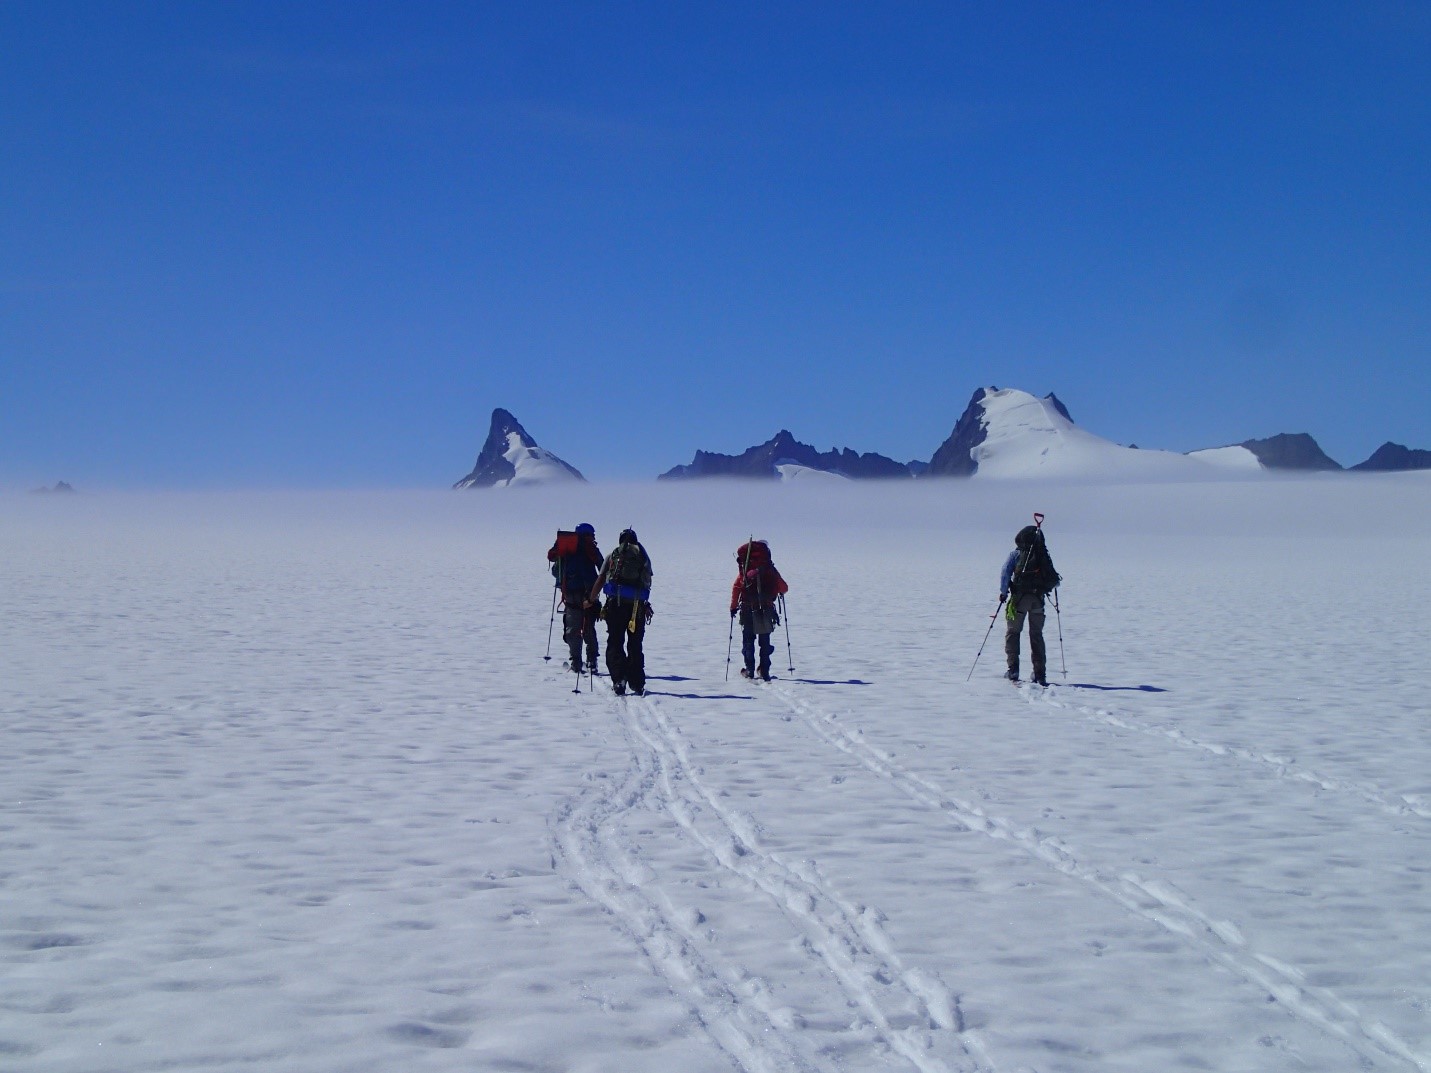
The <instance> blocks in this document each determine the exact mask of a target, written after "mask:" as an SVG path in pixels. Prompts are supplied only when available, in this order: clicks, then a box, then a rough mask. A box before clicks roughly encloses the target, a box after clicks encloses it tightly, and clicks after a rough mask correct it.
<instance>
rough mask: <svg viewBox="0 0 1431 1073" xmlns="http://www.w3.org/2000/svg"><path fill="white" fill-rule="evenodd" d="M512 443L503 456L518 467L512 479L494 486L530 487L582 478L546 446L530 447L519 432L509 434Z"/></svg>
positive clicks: (575, 480)
mask: <svg viewBox="0 0 1431 1073" xmlns="http://www.w3.org/2000/svg"><path fill="white" fill-rule="evenodd" d="M507 443H508V444H509V445H510V446H509V447H508V448H507V450H505V451H503V452H502V456H503V457H504V458H505V459H506V460H507V461H508V462H510V463H512V465H513V467H514V468H515V469H516V471H517V472H516V473H515V474H513V476H512V477H511V479H509V480H505V481H498V482H497V483H496V484H494V485H493V486H492V487H494V488H518V487H530V486H532V485H538V484H566V483H568V482H570V483H579V482H580V481H581V478H580V477H579V476H577V475H576V474H575V473H573V472H572V471H571V468H570V467H569V466H568V465H567V464H566V463H565V462H563V461H562V460H561V459H560V458H558V457H557V456H556V455H554V454H552V453H551V452H550V451H548V450H547V449H546V448H545V447H528V446H527V445H526V444H524V443H522V436H521V433H519V432H510V433H508V434H507Z"/></svg>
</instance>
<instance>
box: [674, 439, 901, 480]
mask: <svg viewBox="0 0 1431 1073" xmlns="http://www.w3.org/2000/svg"><path fill="white" fill-rule="evenodd" d="M782 463H794V464H795V465H799V466H806V467H808V468H810V469H816V470H821V471H823V472H825V473H838V474H840V475H841V476H845V477H853V478H856V479H873V478H891V477H904V478H908V477H909V476H911V473H912V471H911V469H910V467H911V466H912V465H915V464H916V463H910V464H908V465H906V464H905V463H903V462H896V461H895V460H894V459H892V458H886V457H885V456H884V455H880V454H874V453H873V452H871V453H869V454H860V453H858V452H856V451H851V450H850V449H849V448H848V447H846V448H844V449H843V450H839V451H817V450H815V448H813V447H811V446H810V445H809V444H807V443H801V442H800V441H799V440H797V439H796V438H795V437H794V436H792V435H791V434H790V433H789V432H788V431H786V430H785V429H781V430H780V431H779V432H777V433H776V434H775V436H774V437H773V438H771V439H769V440H767V441H766V442H765V443H761V444H757V445H756V446H754V447H752V448H750V449H749V450H747V451H745V452H744V453H742V454H738V455H723V454H717V453H715V452H714V451H697V452H696V456H695V458H694V459H693V460H692V461H691V463H690V465H686V466H675V467H673V468H671V469H668V470H667V471H666V472H665V473H662V474H661V475H660V477H659V478H657V479H658V480H663V481H673V480H689V479H691V478H696V477H749V478H754V479H757V480H774V479H776V478H778V477H779V476H780V471H779V470H777V469H776V468H775V467H776V466H778V465H781V464H782Z"/></svg>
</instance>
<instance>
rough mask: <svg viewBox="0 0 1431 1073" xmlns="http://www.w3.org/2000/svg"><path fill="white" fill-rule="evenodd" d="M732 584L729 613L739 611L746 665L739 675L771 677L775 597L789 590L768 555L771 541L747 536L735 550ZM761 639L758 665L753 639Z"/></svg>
mask: <svg viewBox="0 0 1431 1073" xmlns="http://www.w3.org/2000/svg"><path fill="white" fill-rule="evenodd" d="M735 562H736V576H735V584H734V585H732V586H731V587H730V616H731V618H734V617H735V616H736V615H737V614H739V615H740V654H741V656H742V657H743V658H744V660H745V666H744V667H742V668H741V669H740V674H741V677H743V678H754V677H755V676H756V674H757V673H758V674H759V675H760V677H761V680H762V681H766V682H768V681H770V654H771V653H772V652H774V651H775V645H774V644H772V643H771V640H770V635H771V634H772V633H774V632H775V627H776V626H777V625H778V624H779V622H780V616H779V614H778V613H777V612H776V609H775V605H776V601H777V600H779V598H780V597H781V596H783V595H785V593H787V592H789V591H790V586H789V585H787V584H785V579H784V578H783V577H781V576H780V571H779V570H776V569H775V563H774V562H773V561H772V560H771V557H770V545H769V544H767V543H766V542H765V541H763V540H750V541H747V542H746V543H744V544H742V545H741V546H740V547H739V548H737V549H736V552H735ZM757 639H759V642H760V666H759V667H758V668H757V667H756V663H755V645H756V640H757Z"/></svg>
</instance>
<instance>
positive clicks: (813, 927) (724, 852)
mask: <svg viewBox="0 0 1431 1073" xmlns="http://www.w3.org/2000/svg"><path fill="white" fill-rule="evenodd" d="M614 703H615V704H616V706H617V707H618V708H619V709H620V715H621V719H622V723H623V729H624V731H625V733H626V735H627V738H628V741H629V743H630V745H631V748H632V752H633V757H632V764H631V766H630V767H629V768H628V770H627V772H626V773H625V775H624V776H623V777H622V778H621V779H619V780H615V781H613V782H611V783H609V784H607V785H594V786H593V787H591V788H589V789H588V790H587V792H586V793H585V794H583V795H580V796H579V797H578V798H577V799H575V800H573V801H572V802H570V803H569V804H568V806H567V807H566V808H565V809H564V810H563V811H562V813H561V814H560V815H559V816H558V817H557V824H556V826H557V835H556V842H557V847H558V853H559V856H560V857H561V859H562V860H563V861H564V863H565V870H566V872H567V873H568V875H569V876H570V877H571V879H572V880H573V882H574V883H576V884H577V885H578V886H579V887H580V888H581V889H582V890H583V891H585V892H586V893H587V895H588V896H590V897H591V898H593V899H594V900H595V901H597V902H598V903H599V904H601V905H602V906H604V907H605V908H606V909H607V910H608V911H609V912H611V913H612V914H613V915H614V916H616V917H617V918H618V919H619V920H620V921H621V922H622V924H623V926H624V928H625V929H626V931H627V932H628V933H629V934H630V935H631V936H632V937H633V938H634V939H635V940H636V942H637V943H638V944H639V945H640V947H641V949H642V950H643V952H644V953H645V954H646V956H647V958H648V959H649V960H650V962H651V963H652V965H653V966H654V967H655V969H656V971H657V972H658V973H659V974H660V975H661V976H662V977H663V978H664V979H665V980H666V982H667V984H668V985H669V986H670V987H671V989H672V990H673V991H674V992H675V993H676V994H678V995H681V996H684V997H685V999H686V1001H687V1002H688V1003H689V1005H690V1008H691V1011H692V1014H693V1015H694V1016H695V1017H696V1018H697V1020H699V1022H700V1023H701V1024H702V1025H703V1026H704V1027H705V1029H706V1031H707V1033H708V1034H709V1035H710V1037H711V1038H712V1039H713V1040H714V1041H715V1042H716V1044H717V1045H718V1046H720V1047H721V1049H722V1050H723V1051H724V1052H725V1053H726V1054H727V1055H728V1056H729V1057H730V1058H731V1059H732V1060H733V1061H734V1062H735V1063H736V1065H737V1066H738V1067H739V1068H740V1069H742V1070H746V1071H750V1073H764V1071H770V1073H785V1071H802V1073H803V1071H806V1070H810V1071H813V1070H818V1069H821V1068H825V1067H824V1066H823V1065H822V1064H821V1063H820V1062H819V1059H818V1056H816V1055H811V1054H807V1053H803V1052H804V1051H805V1049H806V1048H803V1047H802V1046H801V1045H800V1042H799V1036H798V1027H799V1023H800V1022H799V1018H798V1016H797V1015H795V1014H793V1013H792V1011H789V1010H786V1009H782V1008H779V1007H777V1006H775V1005H774V1004H773V1003H772V1002H771V1000H770V997H769V989H768V988H767V987H766V986H764V984H763V982H762V981H760V980H758V979H757V978H754V977H753V976H752V975H751V974H750V973H749V972H748V971H746V970H745V969H743V968H741V967H739V966H731V965H728V964H725V963H724V961H725V959H724V958H723V957H722V955H721V954H720V952H718V951H716V950H713V949H711V944H710V942H709V940H707V939H706V938H704V937H703V936H702V935H701V934H700V932H699V930H698V928H697V927H696V924H698V923H699V921H698V920H696V921H694V922H693V921H692V920H691V919H690V918H689V917H688V916H686V915H684V914H682V913H680V912H679V911H678V910H676V909H675V908H674V907H673V906H672V904H671V902H670V900H669V898H667V897H665V896H664V894H663V893H662V892H661V889H660V885H659V880H657V879H656V878H655V877H654V873H653V872H652V871H651V869H650V868H649V867H648V866H647V865H646V864H645V863H644V862H642V861H641V859H640V857H639V852H638V850H637V847H635V846H633V845H630V844H622V843H621V842H620V840H619V839H618V838H617V837H616V836H615V835H614V833H613V826H614V822H615V821H616V820H618V819H619V818H620V817H621V816H623V815H624V814H626V813H628V812H631V811H632V810H635V809H639V808H651V809H654V810H657V811H660V812H664V813H665V814H667V815H668V816H669V817H670V818H671V819H672V820H674V821H675V823H676V824H677V825H678V826H679V827H680V829H681V830H682V831H683V832H684V833H685V834H686V835H687V836H688V837H689V838H690V839H691V840H692V841H693V842H694V843H695V844H696V845H698V846H699V847H700V849H701V850H702V851H703V853H704V854H705V855H706V856H707V858H709V859H710V860H711V861H713V862H714V863H715V864H717V865H718V866H719V867H720V868H721V869H722V871H723V872H724V873H728V874H730V875H732V876H736V877H739V878H740V879H741V880H743V881H744V883H745V884H747V885H748V887H749V888H751V889H753V890H756V891H759V892H760V893H761V894H763V895H764V896H765V897H766V898H767V899H768V901H769V902H770V903H771V904H772V905H773V906H774V907H775V908H777V909H778V910H779V912H780V913H781V914H782V915H783V916H784V918H785V919H786V921H787V922H788V924H789V926H790V928H791V931H792V934H793V935H795V936H797V937H798V939H799V942H800V944H801V947H802V949H803V950H804V951H805V952H806V954H807V956H808V957H809V958H810V959H811V960H812V961H814V962H817V963H818V965H819V966H820V967H821V969H822V970H823V972H824V973H825V974H826V975H827V977H828V978H830V979H832V980H833V981H834V982H836V983H837V984H838V986H839V988H840V990H841V991H842V992H843V993H844V995H845V997H846V1000H847V1002H848V1003H849V1005H850V1006H851V1007H852V1008H854V1009H856V1010H858V1011H859V1012H860V1014H861V1015H862V1016H863V1018H864V1019H865V1022H866V1023H867V1024H868V1025H869V1026H871V1027H872V1028H873V1029H874V1032H875V1035H876V1038H877V1039H878V1040H879V1041H880V1042H881V1043H882V1044H883V1046H885V1047H887V1048H888V1049H889V1050H890V1051H891V1052H893V1053H894V1054H897V1055H898V1056H900V1057H901V1058H903V1059H904V1060H905V1062H906V1063H907V1064H908V1066H909V1068H911V1069H914V1070H917V1071H919V1073H965V1071H968V1073H981V1071H992V1069H993V1065H992V1063H991V1062H990V1060H989V1058H988V1055H987V1054H986V1053H985V1051H984V1050H983V1048H982V1047H981V1046H980V1043H979V1041H978V1039H977V1037H976V1036H975V1035H974V1034H973V1033H970V1032H967V1031H965V1030H964V1028H963V1025H962V1018H961V1016H960V1013H959V1006H958V999H957V997H956V996H955V995H953V994H951V993H950V992H949V991H948V989H947V988H946V987H945V986H944V985H943V984H942V983H941V982H939V981H938V980H935V979H933V978H931V977H930V976H929V975H927V974H925V973H923V972H920V971H919V970H917V969H911V968H906V967H905V966H904V965H903V963H902V962H901V959H900V957H899V955H898V953H897V952H896V951H895V949H894V947H893V944H892V943H891V942H890V940H889V938H888V936H887V935H886V934H885V933H884V931H883V929H882V928H881V927H880V919H881V916H880V913H879V911H878V910H877V909H875V908H874V907H872V906H867V905H859V904H855V903H852V902H850V901H848V900H847V899H845V898H843V897H842V896H841V895H840V894H839V893H838V892H837V891H836V890H834V889H833V887H832V886H831V885H830V883H829V882H828V881H827V880H826V879H825V878H824V877H823V876H822V875H821V873H820V870H819V868H818V866H817V865H816V863H815V862H814V861H809V860H807V861H801V862H798V863H796V862H787V861H785V860H783V859H782V858H781V856H780V855H779V854H777V853H774V852H769V851H767V850H765V849H764V848H763V847H762V846H761V842H760V837H759V833H758V830H757V825H756V823H755V821H754V820H753V819H752V818H751V817H750V816H748V815H746V814H744V813H741V812H739V811H738V810H735V809H732V808H729V807H728V806H726V805H725V804H723V803H722V801H721V800H720V795H719V794H718V793H717V792H715V791H713V790H712V789H711V788H710V787H708V786H707V785H706V784H705V783H704V781H703V780H702V778H701V770H700V766H699V764H698V763H696V762H695V761H693V760H692V758H691V755H690V746H689V743H688V741H687V740H686V738H685V736H684V735H683V734H682V733H681V731H680V729H679V728H678V727H677V726H676V725H675V723H673V722H672V721H671V720H670V719H669V718H668V717H667V716H666V714H665V712H664V711H663V710H662V707H661V705H660V704H659V703H658V702H657V701H655V700H653V699H650V698H640V697H627V698H625V699H624V700H621V701H614ZM593 782H594V783H597V784H601V783H604V782H605V780H602V779H594V780H593ZM712 828H713V830H712ZM911 1006H913V1007H914V1008H916V1009H918V1010H919V1011H920V1019H921V1020H922V1021H923V1022H924V1023H923V1024H916V1025H901V1024H899V1023H898V1022H900V1021H904V1020H907V1019H908V1018H907V1015H905V1014H903V1013H901V1012H898V1011H902V1010H906V1009H908V1008H909V1007H911ZM792 1030H795V1031H793V1032H792ZM946 1056H947V1058H946ZM951 1063H953V1064H951Z"/></svg>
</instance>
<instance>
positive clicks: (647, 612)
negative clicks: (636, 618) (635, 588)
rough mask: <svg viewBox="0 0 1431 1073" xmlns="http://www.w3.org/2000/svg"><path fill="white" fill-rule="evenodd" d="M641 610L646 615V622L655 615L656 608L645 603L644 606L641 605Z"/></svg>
mask: <svg viewBox="0 0 1431 1073" xmlns="http://www.w3.org/2000/svg"><path fill="white" fill-rule="evenodd" d="M641 612H642V614H644V615H645V616H646V621H647V622H650V621H651V620H652V619H653V618H655V617H656V609H655V608H654V607H652V606H651V605H650V604H647V605H646V606H645V607H643V608H642V609H641Z"/></svg>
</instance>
